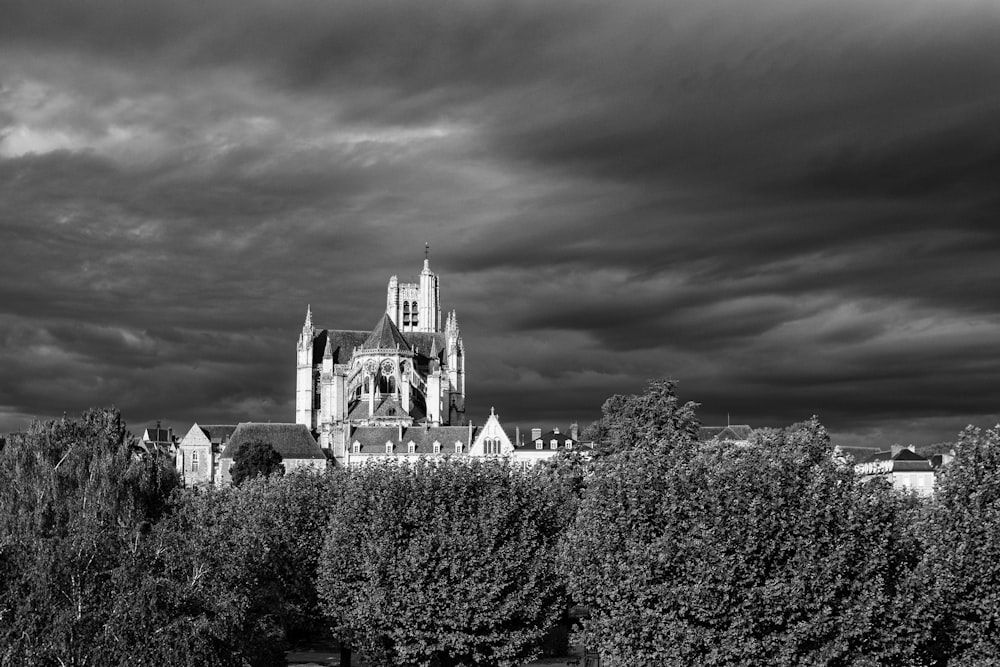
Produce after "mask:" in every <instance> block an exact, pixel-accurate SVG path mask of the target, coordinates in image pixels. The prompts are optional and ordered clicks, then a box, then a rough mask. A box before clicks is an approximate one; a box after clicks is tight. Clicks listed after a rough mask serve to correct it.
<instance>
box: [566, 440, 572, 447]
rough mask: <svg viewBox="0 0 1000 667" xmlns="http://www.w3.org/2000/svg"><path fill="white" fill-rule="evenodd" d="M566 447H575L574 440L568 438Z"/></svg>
mask: <svg viewBox="0 0 1000 667" xmlns="http://www.w3.org/2000/svg"><path fill="white" fill-rule="evenodd" d="M566 449H573V441H572V440H567V441H566Z"/></svg>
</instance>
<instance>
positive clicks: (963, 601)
mask: <svg viewBox="0 0 1000 667" xmlns="http://www.w3.org/2000/svg"><path fill="white" fill-rule="evenodd" d="M954 449H955V458H954V460H952V461H951V463H950V464H948V465H947V466H945V468H944V469H943V471H942V472H941V474H940V475H939V477H938V480H937V487H936V490H935V497H934V501H933V503H932V506H931V511H930V513H929V517H928V520H927V521H926V522H925V523H924V524H923V526H922V528H923V534H924V536H925V538H926V545H927V550H926V553H925V555H924V558H923V560H922V562H921V563H920V568H919V576H918V577H917V578H916V579H915V582H914V587H913V595H912V598H913V602H912V604H911V606H910V609H911V610H912V614H911V615H910V617H909V619H908V624H907V626H908V627H909V628H914V629H915V631H916V636H914V637H913V638H912V643H914V644H915V645H916V646H918V648H919V653H918V656H917V658H918V659H919V661H920V662H921V663H922V664H936V665H944V664H947V665H997V664H1000V658H998V656H1000V590H998V588H997V582H998V581H1000V540H998V539H997V535H998V534H1000V427H996V428H993V429H989V430H985V431H984V430H982V429H979V428H974V427H972V426H970V427H968V428H966V429H965V430H964V431H962V433H961V434H960V435H959V440H958V442H957V443H955V447H954Z"/></svg>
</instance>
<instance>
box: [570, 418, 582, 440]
mask: <svg viewBox="0 0 1000 667" xmlns="http://www.w3.org/2000/svg"><path fill="white" fill-rule="evenodd" d="M569 437H570V440H572V441H573V442H576V441H577V440H579V439H580V425H579V424H577V423H576V422H573V423H572V424H570V425H569Z"/></svg>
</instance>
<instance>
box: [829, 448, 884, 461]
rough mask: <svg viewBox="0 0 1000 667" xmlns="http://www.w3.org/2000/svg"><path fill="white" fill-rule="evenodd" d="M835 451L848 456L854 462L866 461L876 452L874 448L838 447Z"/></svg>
mask: <svg viewBox="0 0 1000 667" xmlns="http://www.w3.org/2000/svg"><path fill="white" fill-rule="evenodd" d="M837 449H838V450H839V451H840V453H841V454H844V455H850V456H851V457H853V458H854V460H855V461H858V462H861V461H867V460H868V459H870V458H871V457H872V455H873V454H876V453H877V452H878V450H877V449H876V448H874V447H842V446H838V447H837Z"/></svg>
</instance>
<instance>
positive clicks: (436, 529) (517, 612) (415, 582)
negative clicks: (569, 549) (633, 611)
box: [318, 460, 573, 667]
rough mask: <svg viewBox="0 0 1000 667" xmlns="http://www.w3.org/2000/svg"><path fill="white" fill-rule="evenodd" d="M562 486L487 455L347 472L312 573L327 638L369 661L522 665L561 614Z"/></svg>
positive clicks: (565, 515) (567, 503)
mask: <svg viewBox="0 0 1000 667" xmlns="http://www.w3.org/2000/svg"><path fill="white" fill-rule="evenodd" d="M567 488H569V485H566V484H551V483H549V476H548V475H547V474H545V473H542V472H538V473H534V472H526V471H522V470H520V469H513V468H511V467H510V466H509V465H508V464H505V463H501V462H497V461H492V460H486V461H466V460H444V461H429V460H421V461H418V462H416V463H415V464H413V466H412V467H411V466H408V465H395V464H391V463H386V464H382V465H370V466H366V467H363V468H360V469H357V470H352V471H350V473H349V474H347V475H344V476H343V477H342V478H341V479H340V483H339V484H338V487H337V490H336V501H335V505H336V507H337V510H336V511H335V512H334V514H333V518H332V519H331V523H330V525H329V530H328V533H327V538H326V543H325V545H324V548H323V556H322V559H321V562H320V569H319V580H318V590H319V594H320V599H321V601H322V603H323V605H324V609H325V611H326V614H327V616H328V617H329V618H330V620H331V622H332V624H333V626H334V630H335V632H336V633H337V634H339V635H340V636H342V637H344V638H345V639H347V640H348V641H350V642H351V643H352V644H353V645H354V647H355V648H356V649H359V650H361V651H362V652H364V653H365V654H367V655H368V656H369V659H372V660H374V661H375V662H376V664H386V665H390V664H392V665H400V666H404V665H405V666H422V667H432V666H433V667H449V666H458V665H493V666H498V667H504V666H510V667H512V666H514V665H521V664H523V663H524V662H526V661H528V660H530V659H531V658H532V657H533V656H535V655H537V653H538V648H537V647H538V645H539V643H540V642H541V639H542V637H543V635H544V633H545V631H546V630H547V628H548V627H549V626H551V625H552V624H553V622H554V621H555V620H556V618H557V617H559V616H560V615H561V614H562V613H563V612H564V610H565V596H564V592H563V588H562V585H561V582H560V579H559V577H558V576H557V572H556V567H555V549H556V542H557V540H558V536H559V534H560V533H561V530H562V528H563V526H564V525H565V524H566V523H567V522H568V521H569V519H570V518H571V516H572V511H573V502H572V499H571V498H568V497H566V496H565V494H564V490H565V489H567Z"/></svg>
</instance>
